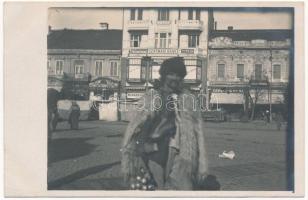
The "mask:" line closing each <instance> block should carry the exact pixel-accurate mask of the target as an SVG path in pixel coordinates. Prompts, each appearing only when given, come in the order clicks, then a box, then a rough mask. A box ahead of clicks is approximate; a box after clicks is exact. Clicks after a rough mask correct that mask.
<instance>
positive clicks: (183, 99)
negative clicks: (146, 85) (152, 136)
mask: <svg viewBox="0 0 308 200" xmlns="http://www.w3.org/2000/svg"><path fill="white" fill-rule="evenodd" d="M159 97H161V94H160V93H159V92H158V91H157V90H154V89H151V90H149V91H148V92H147V93H146V94H145V95H144V97H143V98H141V99H140V101H139V104H138V106H139V107H138V108H136V112H135V117H133V118H132V120H131V121H130V123H129V125H128V127H127V129H126V132H125V135H124V138H123V144H122V149H121V152H122V163H121V167H122V173H123V175H124V179H125V180H126V181H128V180H129V179H130V178H131V177H133V176H135V175H136V173H137V171H138V169H139V168H140V166H142V159H141V158H140V157H139V156H138V154H137V151H136V136H138V134H147V133H143V132H142V127H143V126H144V125H145V124H146V123H149V122H150V123H151V119H153V117H154V116H155V108H157V105H159V103H160V102H159ZM198 106H199V103H198V100H197V98H194V96H193V95H192V94H190V93H189V92H188V91H186V90H184V91H183V92H182V93H181V94H179V95H178V110H179V111H178V118H179V120H177V122H176V129H177V130H176V132H177V134H179V144H178V145H179V156H180V157H181V160H182V162H185V163H183V165H181V166H185V169H182V170H185V172H186V173H187V174H189V175H190V176H191V178H192V180H200V177H201V176H204V175H206V174H208V167H207V159H206V158H207V156H206V153H207V152H206V149H205V138H204V132H203V127H202V121H203V120H202V117H201V113H200V108H199V107H198Z"/></svg>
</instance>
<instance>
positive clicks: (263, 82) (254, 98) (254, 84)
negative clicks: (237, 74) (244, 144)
mask: <svg viewBox="0 0 308 200" xmlns="http://www.w3.org/2000/svg"><path fill="white" fill-rule="evenodd" d="M268 88H269V81H268V77H267V75H266V72H265V71H263V72H262V74H261V78H256V77H255V76H253V75H251V76H250V77H249V78H248V84H247V86H246V87H244V88H243V95H244V99H245V101H244V113H245V116H246V117H248V115H249V111H250V116H249V119H250V121H251V120H254V118H255V110H256V106H257V103H258V101H259V100H260V97H261V96H263V95H264V94H265V93H266V91H269V90H268Z"/></svg>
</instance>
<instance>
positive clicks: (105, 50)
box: [47, 28, 122, 84]
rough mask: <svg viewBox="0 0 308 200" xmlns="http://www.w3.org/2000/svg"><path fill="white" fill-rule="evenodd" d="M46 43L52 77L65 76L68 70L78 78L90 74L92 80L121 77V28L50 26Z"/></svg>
mask: <svg viewBox="0 0 308 200" xmlns="http://www.w3.org/2000/svg"><path fill="white" fill-rule="evenodd" d="M47 46H48V61H47V65H48V76H49V77H57V78H62V77H63V75H64V73H66V74H71V75H74V76H75V78H76V79H78V78H79V77H80V78H82V77H83V76H84V75H90V76H91V78H92V80H93V79H96V78H98V77H109V78H112V79H114V80H118V81H119V80H120V77H121V66H120V64H121V53H122V31H121V30H108V28H107V29H104V30H68V29H64V30H50V32H49V34H48V45H47ZM49 84H52V83H49Z"/></svg>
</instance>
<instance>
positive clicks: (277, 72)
mask: <svg viewBox="0 0 308 200" xmlns="http://www.w3.org/2000/svg"><path fill="white" fill-rule="evenodd" d="M273 78H274V79H280V78H281V66H280V65H274V66H273Z"/></svg>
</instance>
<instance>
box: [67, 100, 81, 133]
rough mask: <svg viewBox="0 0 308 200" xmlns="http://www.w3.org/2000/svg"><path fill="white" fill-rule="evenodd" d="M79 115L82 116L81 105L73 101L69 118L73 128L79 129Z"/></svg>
mask: <svg viewBox="0 0 308 200" xmlns="http://www.w3.org/2000/svg"><path fill="white" fill-rule="evenodd" d="M79 116H80V107H79V106H78V104H77V103H76V101H72V105H71V108H70V115H69V120H68V122H69V124H70V125H71V129H74V130H77V129H78V128H79Z"/></svg>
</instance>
